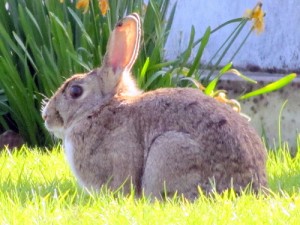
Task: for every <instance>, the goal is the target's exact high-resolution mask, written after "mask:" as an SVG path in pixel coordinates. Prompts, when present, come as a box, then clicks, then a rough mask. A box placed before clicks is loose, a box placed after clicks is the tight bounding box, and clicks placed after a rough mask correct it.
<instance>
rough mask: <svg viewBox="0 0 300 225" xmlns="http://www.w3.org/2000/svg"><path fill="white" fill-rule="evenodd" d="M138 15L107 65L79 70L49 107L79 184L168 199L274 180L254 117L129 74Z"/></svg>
mask: <svg viewBox="0 0 300 225" xmlns="http://www.w3.org/2000/svg"><path fill="white" fill-rule="evenodd" d="M140 37H141V24H140V19H139V16H138V15H137V14H132V15H129V16H127V17H125V18H124V19H123V20H121V21H120V22H119V23H118V24H117V25H116V27H115V29H114V30H113V32H112V34H111V37H110V40H109V43H108V51H107V54H106V56H105V60H104V62H103V66H102V67H101V68H97V69H94V70H92V71H90V72H89V73H86V74H79V75H74V76H72V77H71V78H69V79H68V80H66V82H65V83H64V84H63V85H62V86H61V87H60V88H59V89H58V90H57V92H56V93H55V94H54V96H53V97H52V98H51V99H50V100H49V102H48V103H47V104H46V106H45V107H44V109H43V112H42V116H43V118H44V120H45V125H46V127H47V129H48V130H49V131H50V132H52V133H54V135H55V136H57V137H59V138H61V139H62V140H63V143H64V149H65V152H66V158H67V160H68V162H69V164H70V166H71V169H72V171H73V173H74V174H75V176H76V178H77V179H78V182H79V183H80V184H81V185H82V186H83V187H85V188H88V189H93V190H98V189H100V188H101V186H102V185H107V186H108V187H109V188H110V189H111V190H116V189H118V188H119V187H120V186H122V185H123V186H122V187H123V190H124V191H125V192H126V193H128V192H129V191H130V187H131V184H132V185H133V187H134V188H135V191H136V193H137V194H141V193H145V194H146V195H147V196H152V197H157V198H161V197H164V194H166V195H167V196H172V195H173V194H175V193H178V194H183V195H184V196H185V197H186V198H190V199H194V198H195V197H197V195H198V191H199V189H198V188H199V187H200V188H201V189H202V191H203V192H205V193H209V192H211V191H212V190H216V191H218V192H222V191H224V190H226V189H230V188H233V189H234V190H235V191H237V192H240V191H241V190H242V189H245V188H246V187H247V186H248V185H249V187H251V188H252V190H254V191H255V192H257V191H258V190H259V189H260V188H261V187H263V186H266V185H267V181H266V171H265V164H266V151H265V148H264V146H263V144H262V142H261V139H260V137H259V136H258V135H257V134H256V132H255V131H254V129H253V128H252V127H250V125H249V124H248V122H247V121H246V120H245V119H244V118H243V117H241V116H240V115H239V114H238V113H236V112H234V111H233V110H232V109H231V108H229V107H228V106H226V105H224V104H222V103H219V102H217V101H216V100H214V99H213V98H211V97H208V96H206V95H204V94H203V93H202V92H201V91H199V90H196V89H191V88H173V89H159V90H156V91H149V92H146V93H142V92H141V91H140V90H139V89H138V88H137V87H136V85H135V82H134V81H133V79H132V78H131V76H130V73H129V72H130V70H131V67H132V65H133V64H134V62H135V60H136V57H137V55H138V50H139V43H140Z"/></svg>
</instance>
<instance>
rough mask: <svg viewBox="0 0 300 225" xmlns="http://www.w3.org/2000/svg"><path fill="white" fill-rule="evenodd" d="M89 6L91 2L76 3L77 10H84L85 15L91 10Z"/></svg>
mask: <svg viewBox="0 0 300 225" xmlns="http://www.w3.org/2000/svg"><path fill="white" fill-rule="evenodd" d="M89 4H90V1H89V0H79V1H78V2H77V3H76V8H77V9H84V11H83V13H86V12H87V11H88V9H89Z"/></svg>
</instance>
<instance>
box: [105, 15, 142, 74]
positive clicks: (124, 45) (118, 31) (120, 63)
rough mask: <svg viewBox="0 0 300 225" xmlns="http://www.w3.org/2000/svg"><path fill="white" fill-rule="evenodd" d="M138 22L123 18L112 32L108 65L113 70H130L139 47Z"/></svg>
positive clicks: (133, 19) (130, 18)
mask: <svg viewBox="0 0 300 225" xmlns="http://www.w3.org/2000/svg"><path fill="white" fill-rule="evenodd" d="M138 26H139V25H138V21H137V20H136V19H135V18H133V17H129V18H125V19H124V20H123V21H122V22H121V23H120V24H119V25H118V26H117V27H116V28H115V29H114V31H113V33H112V35H111V38H110V41H109V46H108V64H109V65H110V66H111V67H112V68H113V69H114V70H116V69H122V70H124V69H128V70H130V69H131V67H132V64H133V63H134V61H135V58H136V55H137V52H138V46H139V27H138Z"/></svg>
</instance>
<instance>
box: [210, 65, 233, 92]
mask: <svg viewBox="0 0 300 225" xmlns="http://www.w3.org/2000/svg"><path fill="white" fill-rule="evenodd" d="M231 67H232V62H230V63H228V64H226V65H225V66H224V67H223V68H222V69H221V70H220V72H219V74H218V76H216V77H215V78H214V79H213V80H212V81H210V82H209V84H208V85H207V87H206V88H205V91H204V93H205V94H206V95H209V96H211V95H212V94H213V92H214V90H215V88H216V86H217V83H218V81H219V80H220V78H221V76H222V75H224V73H226V72H227V71H228V70H229V69H230V68H231Z"/></svg>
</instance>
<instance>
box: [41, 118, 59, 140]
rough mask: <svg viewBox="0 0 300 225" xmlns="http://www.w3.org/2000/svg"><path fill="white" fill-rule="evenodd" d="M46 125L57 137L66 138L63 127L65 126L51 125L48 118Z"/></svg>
mask: <svg viewBox="0 0 300 225" xmlns="http://www.w3.org/2000/svg"><path fill="white" fill-rule="evenodd" d="M45 127H46V129H47V130H48V131H49V132H50V133H52V134H53V135H54V136H55V137H57V138H59V139H64V129H63V127H61V126H59V127H58V126H51V125H49V123H48V122H47V120H46V121H45Z"/></svg>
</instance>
